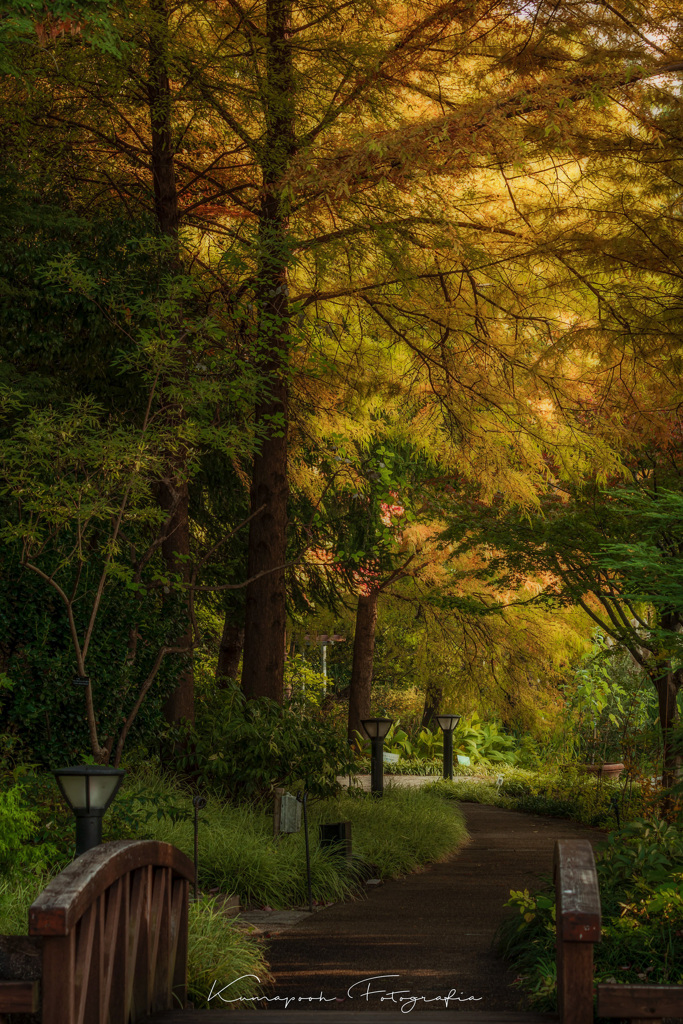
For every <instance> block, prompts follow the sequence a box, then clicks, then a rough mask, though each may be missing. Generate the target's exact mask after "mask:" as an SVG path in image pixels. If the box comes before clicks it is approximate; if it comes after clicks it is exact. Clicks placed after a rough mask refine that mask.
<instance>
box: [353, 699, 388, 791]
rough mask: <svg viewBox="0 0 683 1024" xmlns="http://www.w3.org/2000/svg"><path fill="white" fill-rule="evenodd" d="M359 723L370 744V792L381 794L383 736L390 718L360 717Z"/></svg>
mask: <svg viewBox="0 0 683 1024" xmlns="http://www.w3.org/2000/svg"><path fill="white" fill-rule="evenodd" d="M361 725H362V726H363V728H364V729H365V732H366V733H367V735H368V737H369V739H370V742H371V744H372V762H371V767H370V792H371V793H372V794H373V796H382V793H383V792H384V762H383V747H384V737H385V736H386V734H387V733H388V732H389V729H391V726H392V725H393V720H392V719H391V718H362V719H361Z"/></svg>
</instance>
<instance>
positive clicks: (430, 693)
mask: <svg viewBox="0 0 683 1024" xmlns="http://www.w3.org/2000/svg"><path fill="white" fill-rule="evenodd" d="M442 700H443V687H442V686H437V684H436V683H434V682H429V683H427V688H426V690H425V706H424V711H423V712H422V725H423V726H424V727H425V728H428V729H433V728H434V726H435V724H436V716H437V715H438V714H439V713H440V711H441V701H442Z"/></svg>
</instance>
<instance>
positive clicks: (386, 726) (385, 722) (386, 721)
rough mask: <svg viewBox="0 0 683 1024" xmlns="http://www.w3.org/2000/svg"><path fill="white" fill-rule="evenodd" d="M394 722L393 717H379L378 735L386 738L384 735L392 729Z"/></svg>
mask: <svg viewBox="0 0 683 1024" xmlns="http://www.w3.org/2000/svg"><path fill="white" fill-rule="evenodd" d="M393 724H394V723H393V720H392V719H391V718H378V719H377V735H378V737H379V738H380V739H381V740H383V739H384V737H385V736H386V734H387V733H388V732H389V730H390V729H391V727H392V725H393Z"/></svg>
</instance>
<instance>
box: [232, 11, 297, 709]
mask: <svg viewBox="0 0 683 1024" xmlns="http://www.w3.org/2000/svg"><path fill="white" fill-rule="evenodd" d="M290 8H291V4H290V2H289V0H268V2H267V4H266V34H267V40H268V43H267V51H266V82H265V86H264V89H263V92H262V99H263V102H264V107H265V115H266V137H265V140H264V144H263V150H262V153H263V157H262V172H263V192H262V201H261V210H260V215H259V235H258V242H259V267H258V275H257V282H256V305H257V310H258V337H257V348H256V358H257V359H258V360H259V364H260V369H261V373H262V377H263V382H264V387H265V389H266V390H267V398H266V399H265V400H264V401H263V402H262V403H261V404H259V406H258V407H257V408H256V410H255V420H256V426H257V429H259V428H260V430H261V431H263V437H262V440H261V442H260V449H259V451H258V452H257V454H256V456H255V458H254V465H253V471H252V481H251V510H252V512H253V513H256V512H257V510H258V509H260V508H262V507H263V506H265V508H264V510H263V511H262V512H260V513H258V514H257V515H255V517H254V518H253V519H252V520H251V523H250V524H249V554H248V561H247V572H248V576H249V578H250V579H251V578H253V577H255V576H257V577H258V579H255V580H254V581H253V582H252V583H250V584H249V585H248V587H247V592H246V613H245V623H244V625H245V633H244V660H243V666H242V689H243V691H244V693H245V695H246V696H247V697H248V698H253V697H271V698H273V699H274V700H277V701H279V702H280V703H281V702H282V698H283V682H284V667H285V629H286V589H285V574H284V570H283V569H281V568H279V567H280V566H283V565H284V564H285V562H286V560H287V501H288V497H289V484H288V477H287V425H288V394H287V374H288V350H289V318H290V309H289V298H288V286H287V266H288V264H289V261H290V259H291V256H290V246H289V244H288V230H289V223H288V199H287V196H286V194H285V193H283V192H282V190H281V187H280V185H281V182H282V178H283V175H284V174H285V172H286V170H287V168H288V165H289V162H290V160H291V157H292V155H293V153H294V150H295V137H294V95H295V93H294V89H295V86H294V77H293V73H292V57H291V48H290V42H289V33H290V19H291V11H290Z"/></svg>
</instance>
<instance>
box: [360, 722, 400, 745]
mask: <svg viewBox="0 0 683 1024" xmlns="http://www.w3.org/2000/svg"><path fill="white" fill-rule="evenodd" d="M393 724H394V722H393V719H392V718H363V719H361V725H362V726H363V728H364V729H365V732H366V733H367V735H368V737H369V738H370V739H371V740H383V739H384V737H385V736H386V734H387V733H388V732H389V730H390V729H391V727H392V725H393Z"/></svg>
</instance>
